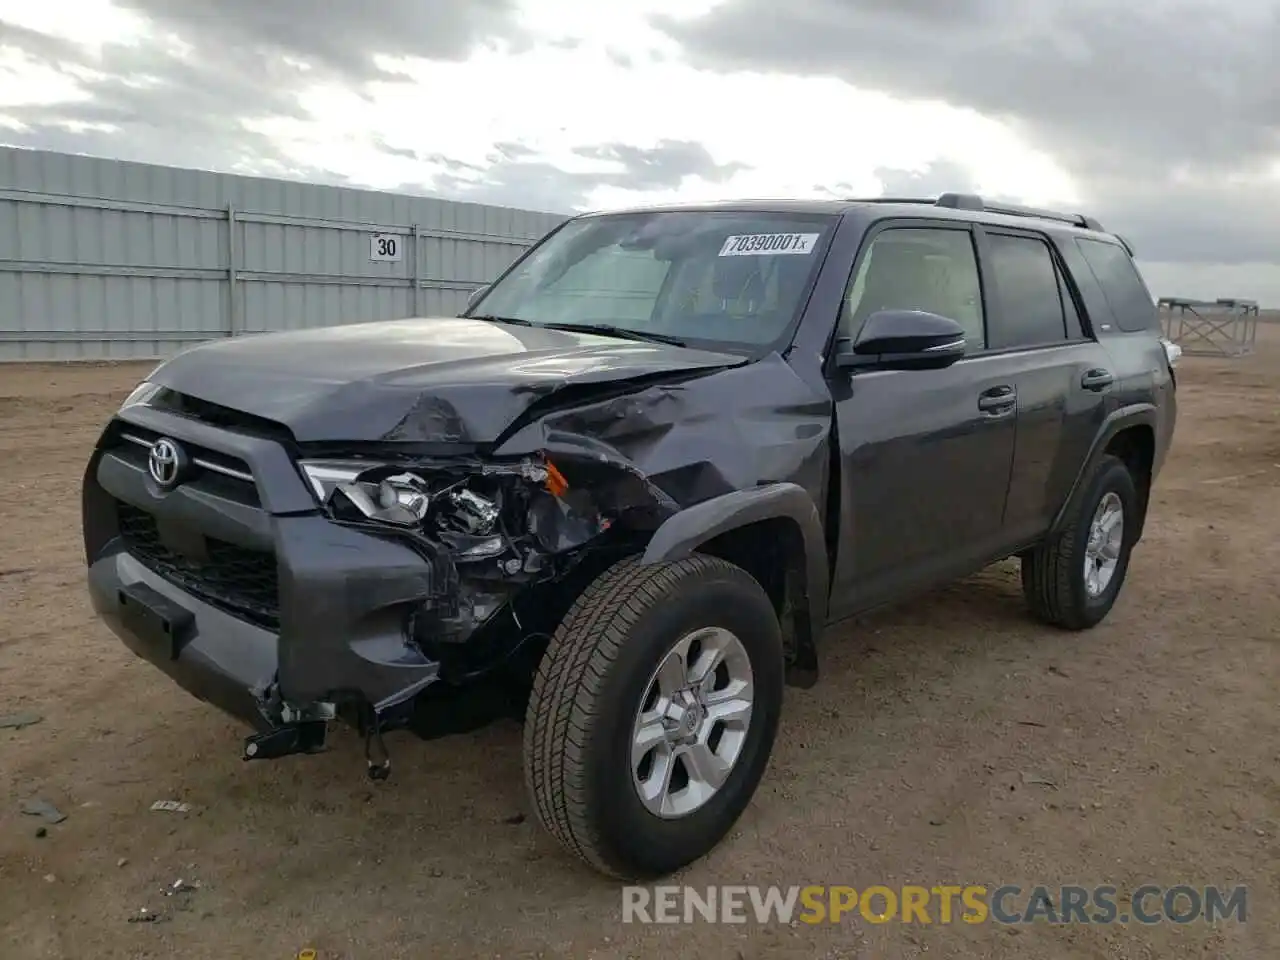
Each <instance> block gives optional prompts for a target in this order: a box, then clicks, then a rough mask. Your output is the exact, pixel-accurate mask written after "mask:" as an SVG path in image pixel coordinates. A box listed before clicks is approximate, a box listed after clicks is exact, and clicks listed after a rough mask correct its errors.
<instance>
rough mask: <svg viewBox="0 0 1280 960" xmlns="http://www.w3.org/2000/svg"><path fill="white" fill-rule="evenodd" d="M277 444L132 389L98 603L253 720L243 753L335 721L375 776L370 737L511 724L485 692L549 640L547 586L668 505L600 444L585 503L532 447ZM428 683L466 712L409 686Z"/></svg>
mask: <svg viewBox="0 0 1280 960" xmlns="http://www.w3.org/2000/svg"><path fill="white" fill-rule="evenodd" d="M229 423H234V424H235V427H236V429H226V428H225V426H226V425H227V424H229ZM271 432H272V431H271V430H270V428H268V427H265V426H264V425H262V424H258V423H255V422H254V421H253V418H251V417H243V416H239V415H237V414H236V413H235V412H234V411H231V410H229V409H227V408H223V407H220V406H218V405H215V404H211V403H208V402H204V401H199V400H196V399H195V398H192V397H190V396H186V395H183V394H181V393H178V392H176V391H174V390H172V389H169V388H167V387H162V386H160V385H158V384H154V383H148V384H144V385H143V386H142V387H140V388H139V389H138V390H137V391H135V393H134V395H133V396H132V397H130V399H129V400H128V401H127V402H126V403H125V405H124V406H123V407H122V408H121V409H120V411H119V412H118V413H117V415H116V417H115V418H114V419H113V421H112V422H111V424H110V425H109V426H108V427H107V429H106V431H105V432H104V434H103V436H102V438H101V440H100V441H99V445H98V448H97V450H96V451H95V453H94V455H93V458H92V460H91V462H90V464H89V468H88V471H87V474H86V477H85V485H84V513H85V547H86V551H87V557H88V561H89V575H88V579H89V587H90V594H91V597H92V600H93V604H94V607H95V609H96V610H97V612H98V613H99V614H100V615H101V617H102V618H103V619H104V620H105V621H106V622H107V623H108V624H109V625H110V626H111V627H112V629H113V630H114V631H115V632H116V633H117V634H118V635H119V636H120V637H121V638H122V639H123V640H124V641H125V643H126V644H127V645H128V646H129V647H130V648H131V649H132V650H134V652H136V653H137V654H139V655H140V656H142V657H144V658H145V659H147V660H149V661H151V662H152V663H154V664H156V665H157V666H159V667H160V668H161V669H163V670H164V671H165V672H166V673H168V674H169V675H170V676H171V677H173V678H174V679H175V680H177V681H178V682H179V683H180V684H181V685H182V686H184V687H185V688H186V689H188V690H189V691H191V692H192V693H195V694H196V695H197V696H199V697H201V698H202V699H205V700H207V701H209V702H211V703H214V704H215V705H217V706H219V707H220V708H222V709H223V710H225V711H226V712H228V713H231V714H232V715H234V716H236V717H239V718H241V719H243V720H246V721H248V722H250V723H251V724H253V725H254V726H255V727H256V728H257V732H256V733H255V734H254V735H252V736H250V737H249V738H247V740H246V741H245V754H244V755H245V758H246V759H265V758H273V757H279V756H284V755H287V754H291V753H298V752H310V751H314V750H318V749H319V748H321V747H322V746H323V745H324V738H325V730H326V726H327V723H328V721H330V720H333V719H335V718H341V719H344V720H347V721H348V722H350V723H351V724H352V725H353V726H355V727H356V728H357V729H358V730H360V731H361V732H362V733H363V734H364V735H365V736H366V740H367V741H368V740H370V739H372V741H373V742H371V743H367V748H368V750H369V761H370V773H371V775H372V776H374V777H379V778H380V777H382V776H385V774H386V772H387V760H386V755H385V751H377V752H376V755H375V750H374V747H375V746H377V747H380V746H381V744H380V743H379V740H380V734H381V732H382V731H385V730H388V729H393V728H396V727H401V726H405V725H411V724H412V725H414V726H415V728H416V729H418V732H420V733H423V734H424V735H435V734H438V733H447V732H452V731H454V730H458V729H466V728H468V727H470V726H474V725H475V724H476V723H478V722H483V720H485V719H490V718H492V716H493V715H494V714H500V713H502V712H504V711H505V710H506V708H511V709H512V710H515V711H517V712H518V709H519V697H520V690H519V683H518V682H517V684H516V685H515V688H514V689H510V690H507V689H502V690H498V689H493V688H489V687H485V686H484V685H483V683H482V681H485V680H489V679H493V678H495V677H499V676H500V675H501V674H502V671H503V670H504V668H506V667H509V666H511V665H512V664H514V663H517V662H521V661H520V660H519V658H520V657H521V655H522V653H523V652H526V650H527V652H529V653H530V654H531V655H533V656H536V654H537V653H538V652H539V649H540V645H542V646H545V641H546V637H547V633H548V631H549V630H550V629H553V628H554V623H553V622H551V621H550V620H549V619H548V614H549V613H550V611H551V609H552V607H554V606H555V604H556V600H555V599H554V597H553V590H554V585H555V584H557V583H560V582H563V581H564V580H565V578H566V577H567V576H568V575H569V574H570V572H571V571H572V570H573V569H574V567H575V565H576V564H577V563H578V562H579V561H580V560H581V559H582V557H583V556H584V555H585V553H587V552H588V551H600V552H602V554H606V555H607V554H608V553H609V550H610V537H609V532H610V528H611V526H612V524H613V523H614V520H615V519H616V518H623V519H624V520H625V521H626V522H627V523H628V524H630V529H632V530H634V529H635V528H636V525H637V524H638V525H640V526H643V525H646V524H647V525H650V526H652V525H653V524H655V523H657V522H658V521H659V520H660V519H661V517H662V516H665V515H667V514H669V513H670V512H672V511H673V510H674V509H675V504H674V503H672V502H670V500H669V498H667V497H666V496H665V495H663V494H662V493H661V491H658V490H656V488H653V487H652V486H651V485H650V484H648V483H647V482H645V481H644V480H643V478H641V477H639V476H638V475H637V474H636V473H635V472H634V471H633V470H630V469H627V468H625V467H621V468H620V467H616V466H614V465H612V464H611V463H610V462H609V458H608V457H607V456H605V455H602V454H601V453H600V452H598V451H597V452H595V453H594V454H593V455H591V456H590V462H579V463H578V464H577V465H576V467H575V470H574V472H576V474H577V475H578V476H579V477H591V476H593V475H594V477H595V481H594V486H595V489H594V491H589V490H588V489H586V488H579V487H578V486H576V485H572V486H571V485H570V483H569V481H568V480H567V479H566V477H565V475H564V473H562V472H561V470H560V469H559V468H558V467H557V465H556V462H555V461H554V460H552V459H551V458H550V457H548V456H547V455H546V453H545V452H543V451H532V452H529V453H526V454H523V455H520V456H514V457H502V456H494V455H480V454H477V453H476V452H474V450H473V449H471V448H470V447H469V446H468V445H456V444H455V445H454V446H455V447H459V446H460V447H461V449H455V450H453V451H451V450H450V449H449V447H450V444H448V443H444V444H428V445H425V446H430V447H432V448H433V449H432V450H431V452H420V451H421V450H422V449H424V445H422V444H404V443H396V444H384V445H379V444H376V443H372V444H371V443H354V444H350V445H349V447H350V448H352V449H353V450H355V451H358V453H359V455H358V456H357V455H354V454H353V453H348V455H347V456H345V457H337V456H333V455H324V456H310V455H308V449H314V450H319V451H320V452H321V453H326V452H328V451H332V450H333V449H335V448H337V449H341V445H335V444H333V443H324V444H315V443H312V444H297V443H296V442H294V441H292V440H291V439H282V438H281V437H279V436H271V435H270V434H271ZM567 459H568V460H569V461H572V460H573V459H574V457H573V455H572V454H571V455H570V456H569V457H568V458H567ZM602 477H603V482H601V479H602ZM655 508H656V509H655ZM637 514H642V515H645V516H647V517H649V518H650V519H648V520H646V519H643V518H640V519H637ZM523 672H524V673H525V674H528V673H529V672H530V671H529V667H528V665H527V664H526V665H525V667H524V671H523ZM436 684H440V685H441V686H444V687H448V688H450V689H456V690H462V691H465V702H464V699H462V698H460V699H451V700H447V701H440V705H439V706H437V699H436V698H434V697H422V696H420V695H422V694H424V692H426V691H427V690H428V688H429V687H432V686H433V685H436ZM433 692H434V691H433ZM482 694H483V696H482ZM499 701H501V702H499ZM433 709H434V715H433V713H432V711H433Z"/></svg>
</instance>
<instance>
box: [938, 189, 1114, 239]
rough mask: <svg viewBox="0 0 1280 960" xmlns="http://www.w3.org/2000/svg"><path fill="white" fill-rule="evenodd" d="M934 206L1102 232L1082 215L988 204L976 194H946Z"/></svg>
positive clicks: (1098, 225) (1092, 221)
mask: <svg viewBox="0 0 1280 960" xmlns="http://www.w3.org/2000/svg"><path fill="white" fill-rule="evenodd" d="M934 204H935V205H936V206H939V207H949V208H951V209H952V210H979V211H982V212H983V213H1000V214H1004V215H1006V216H1011V217H1038V218H1039V219H1041V220H1058V221H1060V222H1061V223H1069V224H1071V225H1072V226H1074V227H1084V228H1085V229H1086V230H1101V229H1102V224H1100V223H1099V222H1098V221H1097V220H1095V219H1094V218H1093V217H1086V216H1085V215H1084V214H1080V213H1058V212H1057V211H1056V210H1041V209H1039V208H1037V207H1024V206H1021V205H1019V204H1016V203H987V202H986V201H985V200H983V199H982V197H980V196H978V195H977V194H976V193H944V194H941V195H940V196H939V197H938V199H937V200H935V201H934Z"/></svg>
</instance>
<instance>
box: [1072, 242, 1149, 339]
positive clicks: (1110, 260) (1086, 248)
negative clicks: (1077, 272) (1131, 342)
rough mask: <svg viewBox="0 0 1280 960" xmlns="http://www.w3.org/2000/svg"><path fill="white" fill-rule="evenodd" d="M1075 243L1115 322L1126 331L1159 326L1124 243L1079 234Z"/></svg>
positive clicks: (1144, 287)
mask: <svg viewBox="0 0 1280 960" xmlns="http://www.w3.org/2000/svg"><path fill="white" fill-rule="evenodd" d="M1076 246H1077V247H1078V248H1079V249H1080V254H1081V256H1083V257H1084V259H1085V262H1086V263H1087V264H1088V265H1089V271H1090V272H1091V273H1092V274H1093V276H1094V279H1096V280H1097V281H1098V286H1100V287H1101V288H1102V295H1103V296H1104V297H1106V299H1107V306H1109V307H1110V308H1111V313H1112V314H1113V315H1114V316H1115V321H1116V326H1118V327H1119V328H1120V329H1121V330H1124V331H1125V332H1126V333H1137V332H1139V331H1142V330H1154V329H1156V328H1157V327H1159V325H1160V318H1159V314H1158V313H1157V311H1156V305H1155V301H1154V300H1153V299H1152V297H1151V291H1150V290H1148V289H1147V285H1146V283H1145V282H1143V279H1142V274H1140V273H1139V272H1138V267H1137V265H1136V264H1135V263H1134V262H1133V258H1132V257H1130V256H1129V254H1128V252H1127V251H1126V250H1125V249H1124V247H1121V246H1120V245H1118V244H1115V243H1107V242H1106V241H1103V240H1086V239H1084V238H1081V237H1077V238H1076Z"/></svg>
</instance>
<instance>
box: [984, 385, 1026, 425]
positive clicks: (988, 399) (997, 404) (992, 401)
mask: <svg viewBox="0 0 1280 960" xmlns="http://www.w3.org/2000/svg"><path fill="white" fill-rule="evenodd" d="M1017 406H1018V394H1017V391H1015V390H1014V389H1013V387H1011V386H1009V385H1008V384H1001V385H1000V386H998V387H991V388H990V389H988V390H983V391H982V393H980V394H978V409H979V410H981V411H982V412H983V413H985V414H987V415H988V416H992V417H1000V416H1004V415H1005V414H1007V413H1012V412H1013V411H1014V410H1015V409H1016V408H1017Z"/></svg>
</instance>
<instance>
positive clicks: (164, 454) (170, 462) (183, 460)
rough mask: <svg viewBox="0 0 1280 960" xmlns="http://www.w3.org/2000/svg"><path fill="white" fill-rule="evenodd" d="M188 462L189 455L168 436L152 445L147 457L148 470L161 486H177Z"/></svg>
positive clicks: (166, 487)
mask: <svg viewBox="0 0 1280 960" xmlns="http://www.w3.org/2000/svg"><path fill="white" fill-rule="evenodd" d="M186 464H187V455H186V454H185V453H184V452H183V450H182V448H181V447H180V446H178V445H177V444H176V443H175V442H174V441H172V440H170V439H169V438H168V437H161V438H160V439H159V440H157V441H156V442H155V443H153V444H152V445H151V454H150V455H149V456H148V457H147V472H148V473H150V474H151V479H152V480H154V481H155V482H156V483H158V484H159V485H160V486H161V487H164V488H165V489H169V488H170V487H174V486H176V485H177V483H178V481H179V480H181V479H182V474H183V473H184V472H185V467H186Z"/></svg>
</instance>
